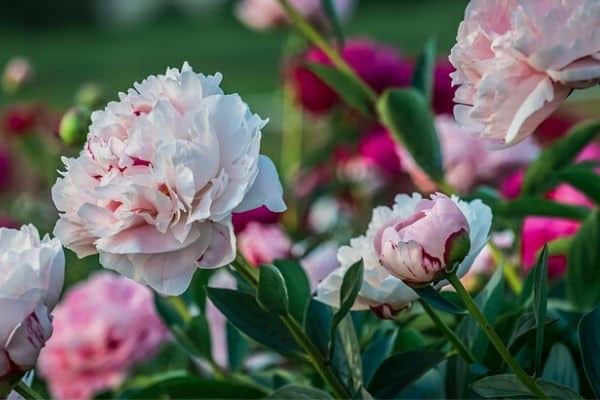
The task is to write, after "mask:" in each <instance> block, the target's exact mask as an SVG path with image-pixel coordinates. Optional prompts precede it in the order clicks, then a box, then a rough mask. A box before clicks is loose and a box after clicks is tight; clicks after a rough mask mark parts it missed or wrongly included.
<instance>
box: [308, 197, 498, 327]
mask: <svg viewBox="0 0 600 400" xmlns="http://www.w3.org/2000/svg"><path fill="white" fill-rule="evenodd" d="M448 210H450V211H448ZM457 210H458V212H457ZM442 216H443V218H440V217H442ZM491 219H492V214H491V211H490V209H489V207H487V206H486V205H484V204H483V203H482V202H481V201H479V200H475V201H472V202H471V203H466V202H463V201H461V200H458V199H457V198H456V197H453V198H452V199H450V198H447V197H445V196H444V195H434V196H432V199H423V198H422V197H421V195H420V194H416V193H415V194H413V195H412V196H407V195H398V196H396V200H395V204H394V206H393V208H389V207H377V208H376V209H374V210H373V217H372V219H371V222H370V224H369V227H368V229H367V232H366V234H365V235H364V236H359V237H357V238H354V239H351V240H350V246H343V247H341V248H340V250H339V251H338V260H339V262H340V264H341V266H340V268H338V269H336V270H335V271H333V272H332V273H331V274H330V275H329V276H328V277H327V278H325V279H324V280H323V281H322V282H321V283H320V284H319V287H318V289H317V299H318V300H320V301H322V302H324V303H326V304H329V305H331V306H333V307H337V306H339V296H340V287H341V283H342V279H343V276H344V274H345V272H346V271H347V269H348V268H349V267H350V266H351V265H353V264H354V263H355V262H357V261H360V260H362V262H363V265H364V275H363V276H364V281H363V284H362V287H361V289H360V292H359V294H358V298H357V301H356V303H355V304H354V306H353V309H355V310H364V309H369V308H370V309H371V310H373V311H374V312H375V313H376V314H377V315H378V316H380V317H382V318H392V317H393V315H394V314H395V313H397V312H398V311H400V310H401V309H403V308H404V307H406V306H408V305H409V304H410V303H411V302H412V301H414V300H416V299H417V298H418V295H417V294H416V293H415V292H414V291H413V290H412V289H411V288H410V287H409V286H407V285H406V284H405V283H404V282H403V281H402V279H406V280H407V281H409V282H411V283H418V284H424V283H426V281H429V282H430V281H431V280H433V278H435V276H434V275H436V273H435V271H434V270H433V268H434V265H435V266H438V268H436V270H439V269H440V268H443V267H445V266H446V265H445V264H446V262H447V261H449V260H448V258H449V257H448V256H447V254H446V248H452V247H453V246H452V245H451V244H452V243H453V242H454V241H455V239H456V237H457V233H460V232H463V231H464V232H465V234H466V235H467V236H468V242H470V249H469V251H468V254H466V256H465V255H463V259H462V261H461V262H460V265H459V266H458V268H457V273H458V275H459V276H463V275H464V274H466V272H467V271H468V269H469V267H470V266H471V264H472V263H473V260H474V259H475V257H476V256H477V254H478V253H479V251H480V250H481V249H482V248H483V246H484V245H485V243H486V241H487V236H488V233H489V230H490V226H491ZM446 246H448V247H446ZM403 252H408V253H409V254H407V256H404V257H400V253H403ZM425 255H426V256H427V257H425ZM450 261H453V260H450ZM426 268H427V269H426ZM411 271H412V272H414V275H413V274H412V273H411Z"/></svg>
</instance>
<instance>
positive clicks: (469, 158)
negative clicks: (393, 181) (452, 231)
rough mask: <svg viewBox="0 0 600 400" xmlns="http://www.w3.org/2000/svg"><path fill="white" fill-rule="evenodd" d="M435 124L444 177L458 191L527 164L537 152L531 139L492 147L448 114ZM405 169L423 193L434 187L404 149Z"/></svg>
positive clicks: (491, 180)
mask: <svg viewBox="0 0 600 400" xmlns="http://www.w3.org/2000/svg"><path fill="white" fill-rule="evenodd" d="M435 125H436V128H437V131H438V135H439V138H440V142H441V143H440V144H441V149H442V158H443V160H444V171H445V174H446V180H447V181H448V183H450V184H451V185H452V186H453V187H455V188H456V189H457V190H458V191H459V192H461V193H468V192H469V191H470V190H471V189H473V188H474V187H475V186H476V185H477V184H481V183H484V182H496V181H499V180H501V179H502V177H504V176H506V175H508V174H510V173H511V172H513V171H514V170H515V169H518V168H519V167H523V166H526V165H528V164H529V163H530V162H531V161H533V160H534V159H535V158H536V157H537V156H538V154H539V148H538V146H537V145H536V144H535V143H534V142H533V140H532V139H529V140H526V141H523V142H522V143H519V144H518V145H516V146H514V147H512V148H510V149H500V150H493V149H490V148H489V143H486V142H485V141H484V140H483V139H481V138H480V137H479V136H477V134H476V132H475V131H474V130H471V129H466V128H463V127H461V126H460V125H458V124H457V123H456V122H455V121H454V119H453V118H452V117H450V116H448V115H438V116H437V117H436V119H435ZM404 153H405V154H403V156H402V157H403V159H405V164H404V165H405V168H406V170H407V172H408V173H409V174H410V175H411V177H412V179H413V181H414V182H415V184H416V185H417V186H418V187H419V188H420V189H421V190H422V191H424V192H427V193H431V192H433V191H435V190H436V189H437V187H436V185H435V183H434V182H433V181H431V180H430V179H429V177H428V176H427V175H426V174H425V172H423V170H421V168H420V167H419V166H418V165H417V164H416V163H415V162H414V161H413V160H412V157H411V156H410V154H409V153H408V152H406V151H405V150H404Z"/></svg>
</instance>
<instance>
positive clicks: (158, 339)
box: [38, 272, 167, 399]
mask: <svg viewBox="0 0 600 400" xmlns="http://www.w3.org/2000/svg"><path fill="white" fill-rule="evenodd" d="M166 337H167V330H166V328H165V327H164V326H163V324H162V322H161V320H160V318H159V316H158V315H157V313H156V310H155V309H154V302H153V299H152V292H151V291H150V290H148V289H147V288H145V287H144V286H142V285H139V284H137V283H135V282H133V281H131V280H129V279H127V278H124V277H120V276H117V275H113V274H111V273H108V272H102V273H97V274H96V275H94V276H92V277H91V278H90V279H88V280H87V281H85V282H82V283H79V284H78V285H77V286H75V287H73V288H72V289H70V290H69V291H68V292H67V294H66V295H65V298H64V299H63V301H62V302H61V303H60V304H59V305H58V306H57V307H56V310H55V313H54V335H53V336H52V338H51V339H50V340H49V341H48V343H47V345H46V347H45V348H44V350H43V351H42V353H41V354H40V359H39V363H38V367H39V371H40V374H41V375H42V376H43V377H44V378H45V379H46V380H47V382H48V384H49V387H50V392H51V393H52V396H53V397H55V398H57V399H91V398H93V396H94V394H96V393H99V392H102V391H105V390H108V389H112V388H115V387H117V386H118V385H119V384H120V383H121V382H122V381H123V380H124V379H125V377H126V376H127V372H128V369H129V368H131V367H132V366H133V365H134V364H135V363H137V362H139V361H142V360H146V359H148V358H150V357H152V356H153V355H154V354H155V353H156V351H157V349H158V348H159V346H160V344H161V343H162V342H163V341H164V340H165V339H166Z"/></svg>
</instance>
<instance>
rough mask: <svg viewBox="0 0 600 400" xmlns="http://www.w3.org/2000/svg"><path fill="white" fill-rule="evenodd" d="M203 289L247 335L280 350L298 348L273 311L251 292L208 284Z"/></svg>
mask: <svg viewBox="0 0 600 400" xmlns="http://www.w3.org/2000/svg"><path fill="white" fill-rule="evenodd" d="M206 292H207V294H208V297H209V299H210V300H211V301H212V302H213V304H214V305H215V306H216V307H217V308H218V309H219V310H220V311H221V312H222V313H223V315H225V317H227V319H228V320H229V322H231V323H232V324H233V325H234V326H235V327H236V328H237V329H239V330H240V331H241V332H243V333H244V334H246V335H248V336H249V337H250V338H252V339H254V340H256V341H257V342H259V343H261V344H263V345H265V346H267V347H270V348H272V349H273V350H275V351H278V352H280V353H282V354H293V353H296V352H298V351H299V348H298V346H297V344H296V341H295V340H294V338H293V337H292V335H291V334H290V333H289V331H288V330H287V328H286V326H285V325H284V324H283V322H282V321H281V319H280V318H279V317H278V316H277V315H276V314H274V313H270V312H268V311H265V310H263V309H262V308H261V307H260V306H259V305H258V302H257V301H256V299H255V298H254V297H253V296H252V295H249V294H247V293H242V292H238V291H235V290H230V289H218V288H211V287H209V288H207V289H206Z"/></svg>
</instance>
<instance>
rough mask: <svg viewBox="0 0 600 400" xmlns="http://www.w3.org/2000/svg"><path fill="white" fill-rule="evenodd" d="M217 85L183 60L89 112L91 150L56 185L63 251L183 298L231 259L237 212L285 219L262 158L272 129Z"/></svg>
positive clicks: (270, 169)
mask: <svg viewBox="0 0 600 400" xmlns="http://www.w3.org/2000/svg"><path fill="white" fill-rule="evenodd" d="M220 81H221V75H219V74H217V75H214V76H205V75H202V74H196V73H194V71H193V70H192V68H191V67H190V66H189V65H188V64H187V63H186V64H184V66H183V68H182V69H181V71H180V70H177V69H168V70H167V72H166V74H165V75H158V76H150V77H148V78H147V79H146V80H144V81H143V82H142V83H136V84H135V85H134V86H135V89H130V90H129V91H128V92H127V94H123V93H122V94H121V95H120V100H119V101H118V102H111V103H109V104H108V106H107V107H106V109H105V110H104V111H96V112H94V113H93V114H92V124H91V126H90V128H89V134H88V138H87V142H86V144H85V145H84V149H83V150H82V151H81V153H80V155H79V156H78V157H77V158H65V159H63V161H64V163H65V166H66V171H65V172H63V173H62V175H63V177H61V178H59V179H58V180H57V182H56V184H55V185H54V187H53V188H52V198H53V200H54V204H55V205H56V208H57V209H58V210H59V212H60V218H59V220H58V222H57V224H56V227H55V229H54V231H55V234H56V236H58V237H59V238H60V239H61V240H62V242H63V243H64V244H65V246H67V247H68V248H70V249H71V250H73V251H74V252H75V253H77V255H78V256H79V257H85V256H87V255H90V254H95V253H99V254H100V263H101V264H102V265H103V266H104V267H105V268H109V269H113V270H116V271H118V272H120V273H122V274H123V275H125V276H128V277H131V278H134V279H136V280H137V281H139V282H141V283H145V284H147V285H149V286H151V287H152V288H153V289H155V290H157V291H158V292H160V293H163V294H168V295H177V294H181V293H182V292H184V291H185V290H186V289H187V287H188V286H189V283H190V281H191V279H192V276H193V274H194V271H195V270H196V268H198V267H203V268H214V267H220V266H223V265H226V264H228V263H230V262H231V261H232V260H233V259H234V257H235V251H236V250H235V249H236V239H235V235H234V233H233V225H232V222H231V216H232V213H234V212H244V211H248V210H252V209H255V208H258V207H260V206H262V205H265V206H266V207H267V208H269V209H270V210H272V211H274V212H282V211H284V210H285V204H284V203H283V200H282V193H283V190H282V187H281V184H280V183H279V178H278V176H277V172H276V170H275V166H274V165H273V163H272V162H271V160H270V159H269V158H267V157H265V156H263V155H260V154H259V152H260V142H261V128H262V127H263V126H264V125H265V123H266V121H263V120H262V119H260V117H259V116H258V115H256V114H252V112H251V111H250V109H249V108H248V105H247V104H246V103H244V101H243V100H242V99H241V98H240V97H239V96H238V95H225V94H223V91H222V90H221V88H220V87H219V84H220Z"/></svg>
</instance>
